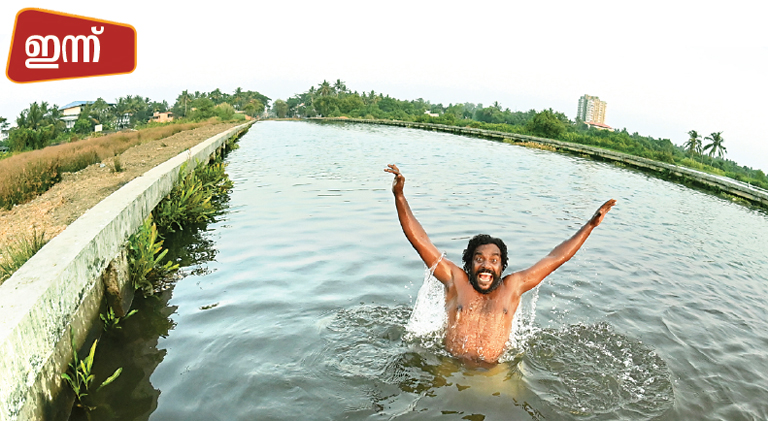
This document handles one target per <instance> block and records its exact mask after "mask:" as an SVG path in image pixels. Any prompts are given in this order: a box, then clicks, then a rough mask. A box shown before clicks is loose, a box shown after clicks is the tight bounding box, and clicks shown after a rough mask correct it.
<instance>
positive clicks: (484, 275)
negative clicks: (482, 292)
mask: <svg viewBox="0 0 768 421" xmlns="http://www.w3.org/2000/svg"><path fill="white" fill-rule="evenodd" d="M477 280H478V281H480V282H482V283H491V282H493V273H491V272H485V271H483V272H479V273H478V274H477Z"/></svg>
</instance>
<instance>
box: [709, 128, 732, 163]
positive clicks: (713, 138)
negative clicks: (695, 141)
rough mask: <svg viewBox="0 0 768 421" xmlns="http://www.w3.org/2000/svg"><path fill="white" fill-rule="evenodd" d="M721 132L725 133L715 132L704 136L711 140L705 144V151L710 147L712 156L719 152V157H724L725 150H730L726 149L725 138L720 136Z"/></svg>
mask: <svg viewBox="0 0 768 421" xmlns="http://www.w3.org/2000/svg"><path fill="white" fill-rule="evenodd" d="M721 134H723V132H715V133H712V134H710V135H709V136H707V137H705V138H704V139H705V140H709V141H710V143H708V144H707V146H704V150H705V151H706V150H707V149H709V156H710V157H714V156H715V154H717V157H718V158H722V157H723V155H725V152H728V151H727V150H726V149H725V146H723V142H724V141H725V139H723V138H722V136H720V135H721Z"/></svg>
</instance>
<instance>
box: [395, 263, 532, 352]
mask: <svg viewBox="0 0 768 421" xmlns="http://www.w3.org/2000/svg"><path fill="white" fill-rule="evenodd" d="M444 257H445V253H443V254H441V255H440V258H439V259H438V260H437V262H435V264H434V265H432V267H430V268H427V269H426V270H425V271H424V282H423V283H422V285H421V288H420V289H419V293H418V296H417V297H416V303H415V304H414V306H413V312H412V313H411V317H410V319H409V320H408V323H407V324H406V326H405V329H406V335H405V339H406V340H408V341H414V342H418V343H419V344H420V345H422V346H424V347H427V348H433V347H435V346H442V340H443V336H444V333H445V327H446V325H447V323H448V315H447V314H446V312H445V286H443V284H442V283H441V282H440V281H438V280H437V278H435V276H434V274H435V269H436V268H437V265H438V264H439V263H440V261H441V260H443V258H444ZM538 300H539V286H536V288H534V289H533V290H532V291H531V293H530V294H525V295H523V297H522V298H521V300H520V305H519V306H518V308H517V310H516V311H515V317H514V319H513V321H512V329H511V330H510V332H509V340H508V341H507V349H506V351H505V352H504V354H503V355H502V356H501V359H500V360H499V361H500V362H506V361H512V360H513V359H515V358H516V357H518V356H519V355H520V354H521V353H522V352H524V351H525V346H526V344H527V343H528V340H529V339H530V338H531V337H532V336H533V335H534V334H535V333H536V332H537V331H538V328H536V327H535V325H534V321H535V319H536V302H537V301H538Z"/></svg>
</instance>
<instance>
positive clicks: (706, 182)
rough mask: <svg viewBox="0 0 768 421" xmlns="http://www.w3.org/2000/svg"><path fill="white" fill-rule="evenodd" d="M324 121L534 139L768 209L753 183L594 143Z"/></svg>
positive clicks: (431, 127)
mask: <svg viewBox="0 0 768 421" xmlns="http://www.w3.org/2000/svg"><path fill="white" fill-rule="evenodd" d="M318 120H323V121H344V122H355V123H367V124H384V125H389V126H399V127H408V128H412V129H422V130H432V131H440V132H448V133H455V134H460V135H466V136H475V137H482V138H486V139H493V140H498V141H502V142H507V143H523V142H534V143H540V144H542V145H548V146H551V147H554V148H555V149H557V150H559V151H565V152H570V153H576V154H580V155H587V156H589V157H592V158H597V159H601V160H605V161H613V162H619V163H621V164H623V165H626V166H628V167H633V168H637V169H641V170H643V171H649V172H651V173H656V174H657V175H659V176H661V177H664V178H671V179H675V180H682V181H691V182H693V183H696V184H699V185H701V186H702V187H704V188H707V189H710V190H715V191H723V192H726V193H728V194H731V195H733V196H737V197H740V198H742V199H744V200H747V201H749V202H751V203H752V204H754V205H757V206H761V207H763V208H765V209H768V191H766V190H763V189H760V188H757V187H754V186H750V185H749V184H746V183H742V182H740V181H737V180H733V179H731V178H728V177H722V176H717V175H711V174H707V173H703V172H701V171H696V170H694V169H690V168H685V167H679V166H677V165H673V164H667V163H665V162H659V161H654V160H651V159H647V158H641V157H638V156H633V155H628V154H625V153H621V152H614V151H611V150H608V149H602V148H598V147H594V146H586V145H580V144H577V143H570V142H563V141H560V140H553V139H545V138H541V137H534V136H526V135H520V134H515V133H506V132H499V131H495V130H483V129H474V128H471V127H457V126H449V125H445V124H433V123H416V122H409V121H398V120H367V119H354V118H319V119H318Z"/></svg>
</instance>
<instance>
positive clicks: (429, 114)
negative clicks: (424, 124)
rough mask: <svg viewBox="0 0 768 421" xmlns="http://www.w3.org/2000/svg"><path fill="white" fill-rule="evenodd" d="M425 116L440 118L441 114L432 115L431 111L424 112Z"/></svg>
mask: <svg viewBox="0 0 768 421" xmlns="http://www.w3.org/2000/svg"><path fill="white" fill-rule="evenodd" d="M424 114H426V115H428V116H430V117H440V114H437V113H430V112H429V110H426V111H424Z"/></svg>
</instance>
